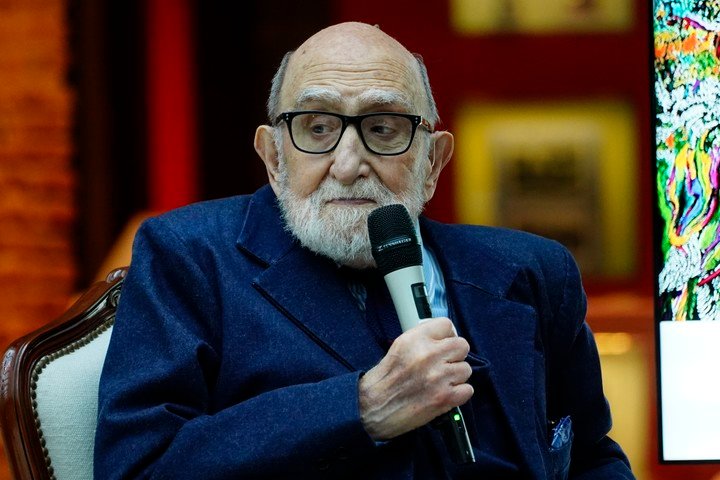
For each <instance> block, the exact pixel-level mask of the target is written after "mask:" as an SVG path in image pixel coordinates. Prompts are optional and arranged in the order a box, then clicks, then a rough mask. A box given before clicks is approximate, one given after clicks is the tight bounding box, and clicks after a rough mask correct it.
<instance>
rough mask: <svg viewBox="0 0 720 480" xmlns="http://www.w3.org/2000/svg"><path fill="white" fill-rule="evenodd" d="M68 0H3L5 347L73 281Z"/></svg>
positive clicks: (0, 322)
mask: <svg viewBox="0 0 720 480" xmlns="http://www.w3.org/2000/svg"><path fill="white" fill-rule="evenodd" d="M65 3H66V0H0V347H2V349H4V347H5V346H6V345H7V344H8V343H9V342H10V341H12V340H13V339H15V338H17V337H19V336H21V335H23V334H25V333H27V332H28V331H30V330H32V329H34V328H37V327H38V326H40V325H41V324H43V323H45V322H47V321H49V320H51V319H53V318H54V317H55V316H57V315H58V314H59V313H60V312H61V311H62V310H63V309H64V308H65V307H66V306H67V305H68V302H69V300H70V296H71V292H72V288H73V279H74V275H75V266H74V259H73V250H72V238H73V232H72V228H73V220H74V213H73V212H74V180H73V178H74V174H73V170H72V167H71V154H72V146H71V119H72V108H73V97H72V94H71V92H70V89H69V88H68V86H67V85H66V71H67V63H68V47H67V26H66V22H67V12H66V5H65ZM4 478H9V473H7V464H6V461H5V459H4V455H3V458H2V459H0V479H4Z"/></svg>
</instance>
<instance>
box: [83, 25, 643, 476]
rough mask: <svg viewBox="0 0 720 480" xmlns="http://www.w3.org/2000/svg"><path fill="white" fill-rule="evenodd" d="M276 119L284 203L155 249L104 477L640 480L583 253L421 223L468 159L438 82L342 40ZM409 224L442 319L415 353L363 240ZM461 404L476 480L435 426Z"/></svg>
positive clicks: (136, 307)
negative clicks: (440, 187) (603, 361)
mask: <svg viewBox="0 0 720 480" xmlns="http://www.w3.org/2000/svg"><path fill="white" fill-rule="evenodd" d="M268 110H269V115H270V120H271V124H270V125H263V126H261V127H259V128H258V130H257V133H256V137H255V148H256V150H257V152H258V154H259V155H260V157H261V158H262V160H263V161H264V163H265V165H266V168H267V174H268V180H269V186H265V187H263V188H261V189H260V190H259V191H258V192H256V193H255V194H254V195H252V196H239V197H235V198H230V199H223V200H217V201H211V202H205V203H201V204H197V205H193V206H189V207H185V208H182V209H179V210H177V211H174V212H170V213H168V214H165V215H162V216H160V217H158V218H155V219H152V220H150V221H148V222H146V224H145V225H143V227H142V228H141V229H140V231H139V233H138V236H137V238H136V241H135V246H134V254H133V260H132V267H131V269H130V272H129V275H128V277H127V279H126V281H125V286H124V290H123V294H122V300H121V303H120V307H119V309H118V313H117V322H116V325H115V330H114V332H113V337H112V340H111V344H110V348H109V351H108V356H107V360H106V364H105V369H104V371H103V376H102V380H101V388H100V411H99V423H98V431H97V442H96V450H95V472H96V473H95V476H96V478H98V479H112V478H172V479H179V478H194V479H197V478H202V479H216V478H217V479H219V478H256V477H257V478H273V479H280V478H342V479H344V478H362V479H381V478H382V479H385V478H387V479H443V478H503V479H506V478H507V479H509V478H553V479H555V478H569V477H577V478H585V479H591V478H594V479H610V478H633V477H632V474H631V473H630V469H629V466H628V463H627V460H626V458H625V456H624V454H623V453H622V451H621V450H620V448H619V447H618V446H617V445H616V444H615V443H614V442H613V441H612V440H610V439H609V438H608V437H607V436H606V434H607V432H608V430H609V428H610V413H609V410H608V405H607V402H606V401H605V398H604V396H603V392H602V385H601V379H600V370H599V363H598V356H597V351H596V348H595V345H594V342H593V339H592V334H591V333H590V331H589V329H588V327H587V325H586V324H585V323H584V308H585V300H584V295H583V292H582V287H581V284H580V279H579V275H578V272H577V269H576V267H575V264H574V262H573V261H572V260H571V258H570V256H569V255H568V253H567V252H566V251H565V249H563V248H562V247H561V246H559V245H558V244H556V243H554V242H550V241H547V240H544V239H541V238H538V237H535V236H531V235H528V234H523V233H520V232H512V231H507V230H499V229H490V228H483V227H470V226H448V225H442V224H439V223H436V222H432V221H430V220H427V219H425V218H423V217H420V213H421V211H422V208H423V205H424V204H425V203H426V202H427V201H428V200H429V199H430V198H431V197H432V196H433V193H434V191H435V187H436V185H437V181H438V177H439V175H440V172H441V170H442V169H443V167H444V166H445V165H446V164H447V162H448V160H449V159H450V156H451V154H452V150H453V137H452V135H451V134H450V133H448V132H444V131H435V130H434V125H435V124H436V122H437V120H438V116H437V111H436V108H435V103H434V100H433V98H432V94H431V91H430V86H429V82H428V79H427V73H426V71H425V67H424V65H423V64H422V62H421V60H420V59H419V58H417V57H415V56H413V55H412V54H410V53H409V52H408V51H407V50H406V49H405V48H404V47H403V46H402V45H400V44H399V43H398V42H397V41H395V40H394V39H392V38H391V37H389V36H387V35H386V34H384V33H383V32H381V31H380V30H379V29H377V28H375V27H372V26H368V25H365V24H359V23H345V24H340V25H336V26H333V27H330V28H327V29H325V30H322V31H321V32H319V33H317V34H316V35H314V36H313V37H311V38H310V39H308V40H307V41H306V42H305V43H304V44H303V45H301V46H300V47H299V48H298V50H296V51H295V52H293V53H291V54H288V55H287V56H286V57H285V59H284V60H283V63H282V65H281V66H280V69H279V70H278V73H277V74H276V76H275V78H274V79H273V84H272V90H271V94H270V99H269V102H268ZM392 203H401V204H403V205H405V206H406V207H407V209H408V211H409V212H410V214H411V217H412V218H413V219H414V220H415V221H416V224H417V229H418V232H419V234H420V238H421V239H422V243H423V247H422V249H423V257H424V259H425V261H424V270H425V276H426V278H427V279H428V287H429V292H428V294H429V297H430V301H431V304H432V311H433V316H434V317H436V318H433V319H431V320H428V321H426V322H424V323H422V324H421V325H419V326H417V327H415V328H412V329H410V330H408V331H406V332H404V333H401V332H400V331H399V326H398V325H397V319H396V318H395V321H394V322H393V321H388V312H390V315H393V314H394V312H392V306H391V304H389V300H388V299H387V295H386V293H387V290H386V287H385V286H384V284H383V282H382V278H381V277H380V275H379V274H377V273H375V268H374V267H375V264H374V261H373V257H372V255H371V251H370V244H369V240H368V233H367V217H368V215H369V213H370V212H371V211H372V210H374V209H375V208H377V207H379V206H382V205H386V204H392ZM379 312H384V313H379ZM456 406H461V411H462V412H463V415H464V417H465V421H466V424H467V431H468V434H469V438H470V440H471V443H472V445H473V448H474V454H475V457H476V462H475V463H469V464H456V463H453V462H452V461H450V459H449V456H448V451H447V445H446V444H445V443H444V442H443V440H442V438H441V436H440V435H439V434H438V432H437V430H436V429H435V428H434V427H433V426H432V425H433V422H432V421H433V419H435V418H436V417H438V416H439V415H441V414H443V413H445V412H447V411H448V410H450V409H451V408H453V407H456ZM571 425H572V427H571ZM571 447H572V448H571Z"/></svg>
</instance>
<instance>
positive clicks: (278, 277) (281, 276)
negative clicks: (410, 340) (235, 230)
mask: <svg viewBox="0 0 720 480" xmlns="http://www.w3.org/2000/svg"><path fill="white" fill-rule="evenodd" d="M237 245H238V248H239V249H241V250H242V251H244V252H245V253H248V254H250V255H252V256H253V257H255V258H256V259H257V260H259V261H260V262H262V263H263V264H265V266H266V268H265V270H264V271H263V272H262V273H261V274H260V275H259V276H258V277H257V278H256V279H254V283H253V286H254V287H255V288H256V289H257V290H258V291H259V292H260V293H261V294H262V295H263V296H264V297H265V298H266V299H267V300H268V301H269V302H271V303H272V304H273V305H274V306H275V307H276V308H277V309H278V310H280V311H281V312H282V313H283V314H284V315H285V316H286V317H287V318H288V320H289V321H290V322H291V323H293V324H294V325H295V326H296V327H297V328H298V329H300V330H301V331H302V332H303V333H304V334H305V335H307V336H309V337H310V338H311V339H313V340H314V341H315V342H317V343H318V344H319V345H320V347H322V348H323V349H324V350H325V351H327V352H328V354H329V355H331V356H332V357H334V358H335V359H336V360H338V362H340V363H341V364H343V365H344V366H345V367H346V368H348V369H349V370H351V371H355V370H368V369H369V368H371V367H372V366H373V365H375V364H376V363H377V362H378V361H379V360H380V358H381V357H382V355H383V351H382V350H381V348H380V346H379V345H377V343H376V342H375V340H374V337H373V334H372V331H371V330H370V329H369V328H368V326H367V324H366V322H365V318H364V315H363V314H362V312H361V311H360V309H359V308H358V305H357V301H356V300H355V298H354V297H353V296H352V294H351V293H350V290H349V288H348V285H347V284H346V282H345V281H344V280H343V279H342V277H341V276H340V275H338V272H337V270H338V268H337V266H336V265H335V264H334V263H333V262H331V261H330V260H327V259H325V258H323V257H320V256H318V255H315V254H313V253H312V252H310V251H309V250H307V249H305V248H302V247H301V246H300V245H299V244H298V243H297V242H296V241H295V240H294V239H293V238H292V237H291V236H290V235H289V234H288V233H287V232H286V231H285V230H284V227H283V223H282V219H281V217H280V213H279V209H278V207H277V205H276V203H275V195H274V194H273V192H272V190H271V189H270V188H269V187H267V186H266V187H263V188H262V189H261V190H259V191H258V192H257V193H256V194H255V195H254V196H253V198H252V200H251V203H250V206H249V207H248V213H247V217H246V219H245V221H244V224H243V228H242V231H241V234H240V236H239V238H238V242H237Z"/></svg>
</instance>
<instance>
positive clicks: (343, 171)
mask: <svg viewBox="0 0 720 480" xmlns="http://www.w3.org/2000/svg"><path fill="white" fill-rule="evenodd" d="M333 156H334V159H333V163H332V165H331V166H330V174H331V175H332V176H333V177H335V178H336V179H337V180H339V181H340V182H342V183H343V184H345V185H351V184H352V183H353V182H354V181H355V180H356V179H357V178H358V177H367V176H368V175H369V173H370V165H368V163H367V156H368V151H367V150H366V149H365V145H363V142H362V140H361V139H360V134H359V133H358V131H357V128H356V127H355V125H348V127H347V129H345V132H344V133H343V136H342V138H340V143H338V145H337V147H335V150H333Z"/></svg>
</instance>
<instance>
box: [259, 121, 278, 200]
mask: <svg viewBox="0 0 720 480" xmlns="http://www.w3.org/2000/svg"><path fill="white" fill-rule="evenodd" d="M253 145H254V146H255V151H256V152H257V153H258V155H260V158H261V159H262V161H263V163H264V164H265V170H267V176H268V182H270V186H271V187H272V189H273V190H274V191H275V195H280V181H279V176H280V170H279V166H280V163H279V159H278V151H277V147H276V146H275V137H274V135H273V127H271V126H269V125H260V126H259V127H258V128H257V130H255V142H254V143H253Z"/></svg>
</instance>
